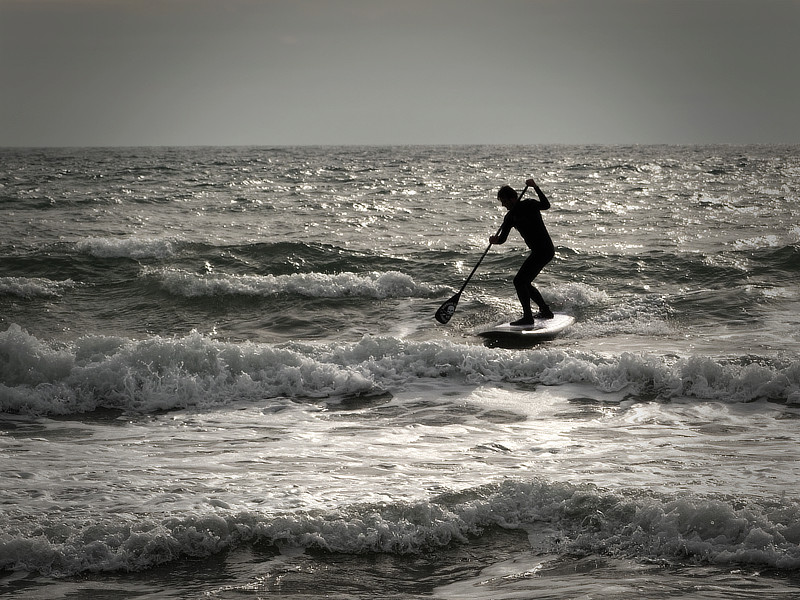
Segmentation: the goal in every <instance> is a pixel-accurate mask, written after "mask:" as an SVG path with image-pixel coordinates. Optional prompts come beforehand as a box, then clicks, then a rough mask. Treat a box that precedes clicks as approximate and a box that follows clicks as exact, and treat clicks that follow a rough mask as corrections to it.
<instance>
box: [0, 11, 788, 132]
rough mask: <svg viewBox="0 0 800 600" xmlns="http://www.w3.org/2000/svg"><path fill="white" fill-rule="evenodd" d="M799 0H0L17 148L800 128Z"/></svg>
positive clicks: (1, 63) (7, 110)
mask: <svg viewBox="0 0 800 600" xmlns="http://www.w3.org/2000/svg"><path fill="white" fill-rule="evenodd" d="M798 32H800V0H0V146H137V145H251V144H252V145H301V144H473V143H476V144H493V143H501V144H539V143H545V144H546V143H611V144H613V143H644V144H648V143H668V144H682V143H687V144H691V143H753V142H756V143H800V110H798V107H800V33H798Z"/></svg>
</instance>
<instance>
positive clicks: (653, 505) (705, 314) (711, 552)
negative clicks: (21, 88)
mask: <svg viewBox="0 0 800 600" xmlns="http://www.w3.org/2000/svg"><path fill="white" fill-rule="evenodd" d="M0 155H2V161H0V214H1V215H2V223H1V224H0V230H2V232H3V235H2V236H1V237H0V257H1V258H0V473H1V474H2V481H3V483H2V501H1V502H0V595H3V596H4V597H9V598H45V597H47V598H68V597H86V596H89V595H91V596H92V597H98V598H120V599H121V598H145V597H158V598H198V597H206V598H223V599H225V598H242V597H244V598H248V597H251V598H258V597H265V596H269V597H278V598H284V597H285V598H317V597H320V596H325V597H331V598H374V597H381V598H398V599H401V598H409V599H410V598H419V597H432V598H492V599H504V598H508V599H511V598H553V599H555V598H579V597H585V598H589V597H591V598H615V599H618V598H680V597H685V598H750V597H754V596H755V595H758V596H760V597H764V598H793V597H796V596H797V594H798V593H800V576H799V575H798V574H800V501H798V499H797V497H796V492H795V490H796V484H797V481H798V479H800V449H798V444H797V441H798V439H799V438H798V427H799V426H800V425H798V424H800V316H798V314H800V312H799V311H798V309H800V288H798V286H797V280H798V279H797V278H798V274H800V226H798V225H797V223H798V222H800V219H799V217H800V203H798V192H799V190H800V149H798V148H797V147H796V146H691V147H676V146H644V147H640V146H625V147H622V146H530V147H523V146H513V147H511V146H458V147H341V148H340V147H298V148H255V147H254V148H107V149H30V150H27V149H2V150H0ZM528 177H535V178H536V180H537V183H539V185H540V186H541V187H542V189H543V190H544V191H545V192H546V193H547V195H548V197H549V198H550V200H551V203H552V205H553V206H552V208H551V209H550V210H549V211H547V212H546V213H545V214H544V217H545V222H546V224H547V226H548V229H549V230H550V233H551V236H552V237H553V240H554V242H555V245H556V257H555V259H554V260H553V261H552V262H551V263H550V264H549V265H548V267H547V268H546V269H545V271H544V272H543V273H542V274H541V275H540V277H539V279H537V281H538V285H539V287H540V289H541V291H542V293H543V295H544V296H545V298H546V300H547V301H548V303H549V304H550V305H551V307H553V309H554V310H559V311H564V312H568V313H570V314H572V315H574V316H575V317H576V323H575V324H574V325H573V326H572V327H570V328H569V329H568V330H567V331H565V332H564V333H563V334H562V335H561V336H559V337H558V338H556V339H555V340H551V341H547V342H544V343H540V344H538V345H530V346H528V347H510V346H503V345H499V344H492V343H484V340H483V339H482V338H480V337H478V336H476V331H478V330H479V329H480V328H481V327H483V326H485V325H486V324H489V323H495V322H499V321H503V320H508V319H509V318H516V317H518V314H517V313H518V312H519V306H518V303H517V301H516V297H515V294H514V290H513V286H512V285H511V278H512V277H513V275H514V273H515V271H516V269H517V268H518V266H519V264H521V261H522V260H523V258H524V256H525V247H524V243H523V242H522V240H521V239H520V238H519V236H518V235H516V233H514V232H512V235H511V236H510V238H509V241H508V242H507V243H506V244H504V245H503V246H502V247H493V248H492V249H491V251H490V252H489V254H488V255H487V257H486V259H485V260H484V262H483V263H482V264H481V267H480V269H479V270H478V272H477V273H476V275H475V277H474V278H473V279H472V280H471V282H470V284H469V286H468V287H467V288H466V290H465V292H464V295H463V296H462V298H461V300H460V302H459V305H458V309H457V311H456V313H455V315H454V316H453V318H452V320H451V321H450V323H448V324H447V325H445V326H443V325H440V324H438V323H437V322H436V321H435V320H434V319H433V315H434V313H435V311H436V309H437V308H438V307H439V305H441V303H442V302H444V301H445V300H446V299H448V298H449V297H450V296H452V294H453V293H454V292H455V291H457V290H458V289H459V287H460V285H461V283H462V282H463V281H464V279H465V278H466V276H467V275H468V274H469V272H470V271H471V269H472V267H473V266H474V264H475V263H476V261H477V260H478V258H479V257H480V255H481V253H482V252H483V250H484V249H485V248H486V244H487V241H488V236H489V235H491V234H492V233H494V232H495V231H496V230H497V227H498V226H499V223H500V221H501V219H502V217H503V213H504V211H503V209H502V207H501V206H500V205H499V203H498V202H497V200H496V192H497V189H498V188H499V187H500V186H501V185H504V184H510V185H512V186H516V187H517V188H519V189H521V188H522V187H523V185H524V181H525V179H527V178H528Z"/></svg>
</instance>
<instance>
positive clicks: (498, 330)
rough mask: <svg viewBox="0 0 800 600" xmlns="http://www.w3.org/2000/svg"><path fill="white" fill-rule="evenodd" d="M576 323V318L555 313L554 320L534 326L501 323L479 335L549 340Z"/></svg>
mask: <svg viewBox="0 0 800 600" xmlns="http://www.w3.org/2000/svg"><path fill="white" fill-rule="evenodd" d="M574 322H575V317H573V316H572V315H568V314H566V313H555V314H554V315H553V318H552V319H536V318H534V320H533V325H512V324H511V323H499V324H497V325H492V326H491V327H488V328H486V329H482V330H481V331H478V332H477V333H478V335H479V336H481V337H485V338H491V339H515V340H519V341H531V342H533V341H538V340H549V339H552V338H554V337H556V336H557V335H558V334H559V333H561V332H562V331H564V330H565V329H566V328H567V327H569V326H570V325H572V324H573V323H574Z"/></svg>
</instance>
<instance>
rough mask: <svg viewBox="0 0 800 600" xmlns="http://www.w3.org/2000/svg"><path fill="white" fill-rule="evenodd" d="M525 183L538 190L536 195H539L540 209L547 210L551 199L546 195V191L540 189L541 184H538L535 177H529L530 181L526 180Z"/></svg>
mask: <svg viewBox="0 0 800 600" xmlns="http://www.w3.org/2000/svg"><path fill="white" fill-rule="evenodd" d="M525 185H527V186H528V187H532V188H533V190H534V191H535V192H536V195H537V196H539V210H547V209H548V208H550V200H548V199H547V196H545V195H544V192H543V191H542V190H540V189H539V186H538V185H536V182H535V181H534V180H533V179H528V181H526V182H525Z"/></svg>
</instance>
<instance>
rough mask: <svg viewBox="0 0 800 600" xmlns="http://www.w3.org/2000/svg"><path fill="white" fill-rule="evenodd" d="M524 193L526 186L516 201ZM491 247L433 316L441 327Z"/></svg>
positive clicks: (490, 244)
mask: <svg viewBox="0 0 800 600" xmlns="http://www.w3.org/2000/svg"><path fill="white" fill-rule="evenodd" d="M526 191H528V186H527V185H526V186H525V188H524V189H523V190H522V192H521V193H520V195H519V197H518V198H517V200H522V197H523V196H524V195H525V192H526ZM502 228H503V226H502V225H501V226H500V229H498V230H497V233H496V234H495V235H496V236H497V235H500V231H501V230H502ZM491 247H492V243H491V242H489V245H488V246H486V250H484V251H483V254H482V255H481V258H480V260H479V261H478V264H476V265H475V268H474V269H472V273H470V274H469V277H467V279H466V281H464V285H462V286H461V289H460V290H458V293H457V294H456V295H455V296H453V297H452V298H450V300H448V301H447V302H445V303H444V304H442V305H441V306H440V307H439V310H437V311H436V315H434V318H435V319H436V320H437V321H439V323H441V324H442V325H444V324H446V323H447V322H448V321H449V320H450V318H451V317H452V316H453V313H455V312H456V306H457V305H458V301H459V299H460V298H461V293H462V292H463V291H464V288H465V287H467V284H468V283H469V280H470V279H472V276H473V275H475V271H477V270H478V267H479V266H480V264H481V263H482V262H483V258H484V257H485V256H486V254H487V253H488V252H489V248H491Z"/></svg>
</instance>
